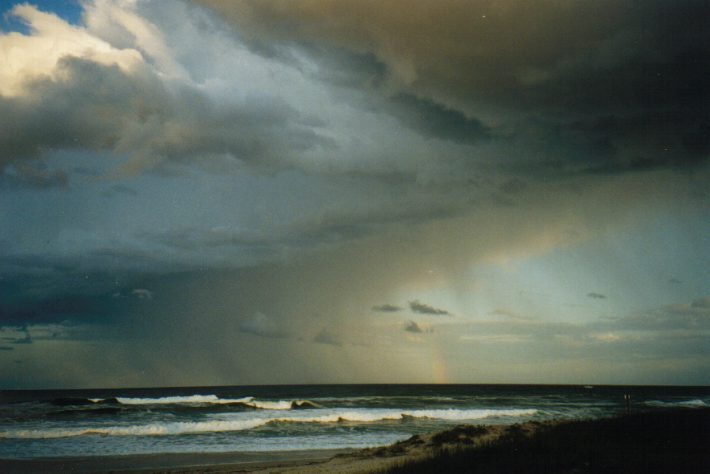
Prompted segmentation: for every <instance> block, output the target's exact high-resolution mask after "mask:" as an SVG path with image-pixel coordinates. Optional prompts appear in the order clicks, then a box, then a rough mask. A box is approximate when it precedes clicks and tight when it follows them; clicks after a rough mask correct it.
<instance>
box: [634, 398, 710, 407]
mask: <svg viewBox="0 0 710 474" xmlns="http://www.w3.org/2000/svg"><path fill="white" fill-rule="evenodd" d="M644 404H645V405H648V406H650V407H687V408H701V407H706V406H707V403H705V402H704V401H702V400H699V399H695V400H683V401H678V402H662V401H660V400H650V401H647V402H645V403H644Z"/></svg>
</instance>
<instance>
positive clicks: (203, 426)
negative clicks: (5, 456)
mask: <svg viewBox="0 0 710 474" xmlns="http://www.w3.org/2000/svg"><path fill="white" fill-rule="evenodd" d="M536 412H537V410H519V409H518V410H515V409H514V410H456V409H448V410H396V409H353V410H326V413H325V414H322V415H319V416H298V415H295V414H293V413H294V412H286V413H285V414H284V415H283V416H259V417H252V418H245V417H244V413H235V414H224V415H222V418H221V419H212V420H208V421H198V422H167V423H150V424H145V425H126V426H96V427H83V428H73V429H63V428H50V429H31V430H8V431H0V438H23V439H42V438H66V437H73V436H84V435H101V436H165V435H181V434H194V433H209V432H225V431H243V430H249V429H254V428H257V427H259V426H264V425H266V424H269V423H340V422H355V423H372V422H377V421H387V420H402V419H404V418H407V417H411V418H430V419H437V420H447V421H465V420H478V419H483V418H488V417H495V416H498V417H510V416H532V415H534V414H535V413H536ZM229 415H232V416H231V417H230V416H229Z"/></svg>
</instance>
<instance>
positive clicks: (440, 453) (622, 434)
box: [0, 408, 710, 474]
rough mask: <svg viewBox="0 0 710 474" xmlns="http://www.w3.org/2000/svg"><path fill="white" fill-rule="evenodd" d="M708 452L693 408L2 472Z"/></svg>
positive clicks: (365, 468) (707, 420) (701, 463)
mask: <svg viewBox="0 0 710 474" xmlns="http://www.w3.org/2000/svg"><path fill="white" fill-rule="evenodd" d="M699 446H700V448H702V449H699V448H698V447H699ZM705 446H710V409H708V408H694V409H690V408H685V409H671V410H659V411H644V412H637V413H632V414H628V415H620V416H615V417H608V418H600V419H586V420H550V421H544V422H536V421H529V422H525V423H519V424H511V425H458V426H456V427H452V428H450V429H447V430H444V431H438V432H433V433H428V434H424V435H415V436H412V437H410V438H409V439H407V440H404V441H400V442H398V443H394V444H392V445H389V446H382V447H375V448H365V449H335V450H333V449H326V450H305V451H267V452H228V453H170V454H144V455H126V456H87V457H72V458H41V459H28V460H12V459H3V460H0V471H2V472H3V473H7V474H12V473H18V474H20V473H21V474H25V473H30V472H72V473H89V472H97V473H98V472H102V473H107V472H113V473H157V472H161V473H172V474H177V473H192V474H210V473H236V472H264V473H265V472H279V473H290V474H296V473H337V474H346V473H348V474H354V473H368V472H380V473H384V472H395V473H398V472H437V470H438V469H439V468H441V467H442V466H444V465H445V466H448V467H447V468H446V472H461V469H462V468H463V467H464V466H470V465H471V463H475V464H476V465H481V466H487V467H486V469H488V470H490V471H491V472H497V471H496V468H501V469H502V470H505V469H504V468H503V467H502V466H499V464H500V463H501V462H502V463H508V464H511V463H513V464H515V463H518V464H515V465H516V466H518V467H519V468H520V467H523V468H525V469H524V470H526V471H527V472H556V471H555V470H554V469H553V470H550V465H555V464H556V463H557V464H559V463H562V464H565V463H566V464H565V465H572V466H574V469H576V470H577V471H578V472H599V470H598V469H597V470H595V468H594V466H595V465H596V464H595V463H597V464H598V463H600V462H602V463H607V464H608V465H609V466H615V465H619V466H621V467H623V469H624V470H622V471H619V472H664V471H663V469H665V470H666V472H684V473H691V472H692V473H694V472H710V454H709V453H708V452H707V450H706V449H705V448H704V447H705ZM526 456H527V457H526ZM546 456H547V457H546ZM545 462H547V463H548V464H545ZM486 463H489V464H490V465H487V464H486ZM491 463H492V464H491ZM496 463H497V464H496ZM531 465H532V466H533V467H532V468H530V466H531ZM535 465H538V470H535V469H534V467H535ZM590 466H591V467H590ZM602 466H604V464H602ZM557 467H558V468H559V466H557ZM565 469H566V468H565ZM602 470H604V469H602ZM569 471H570V469H566V472H569ZM482 472H486V470H485V469H484V470H482ZM511 472H512V471H511Z"/></svg>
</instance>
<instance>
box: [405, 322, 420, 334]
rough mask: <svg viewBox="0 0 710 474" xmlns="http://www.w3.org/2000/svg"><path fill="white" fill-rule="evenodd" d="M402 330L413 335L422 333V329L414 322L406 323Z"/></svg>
mask: <svg viewBox="0 0 710 474" xmlns="http://www.w3.org/2000/svg"><path fill="white" fill-rule="evenodd" d="M404 330H405V331H407V332H412V333H415V334H421V333H423V332H424V331H423V330H422V328H421V327H419V325H418V324H417V323H415V322H414V321H409V322H408V323H406V324H405V325H404Z"/></svg>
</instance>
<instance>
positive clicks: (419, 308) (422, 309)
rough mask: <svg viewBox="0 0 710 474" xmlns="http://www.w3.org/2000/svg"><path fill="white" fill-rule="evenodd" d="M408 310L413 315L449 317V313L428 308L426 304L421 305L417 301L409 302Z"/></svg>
mask: <svg viewBox="0 0 710 474" xmlns="http://www.w3.org/2000/svg"><path fill="white" fill-rule="evenodd" d="M409 309H411V310H412V311H413V312H414V313H419V314H428V315H431V316H451V313H449V312H448V311H446V310H444V309H438V308H434V307H433V306H429V305H428V304H425V303H421V302H419V301H417V300H415V301H410V302H409Z"/></svg>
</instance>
